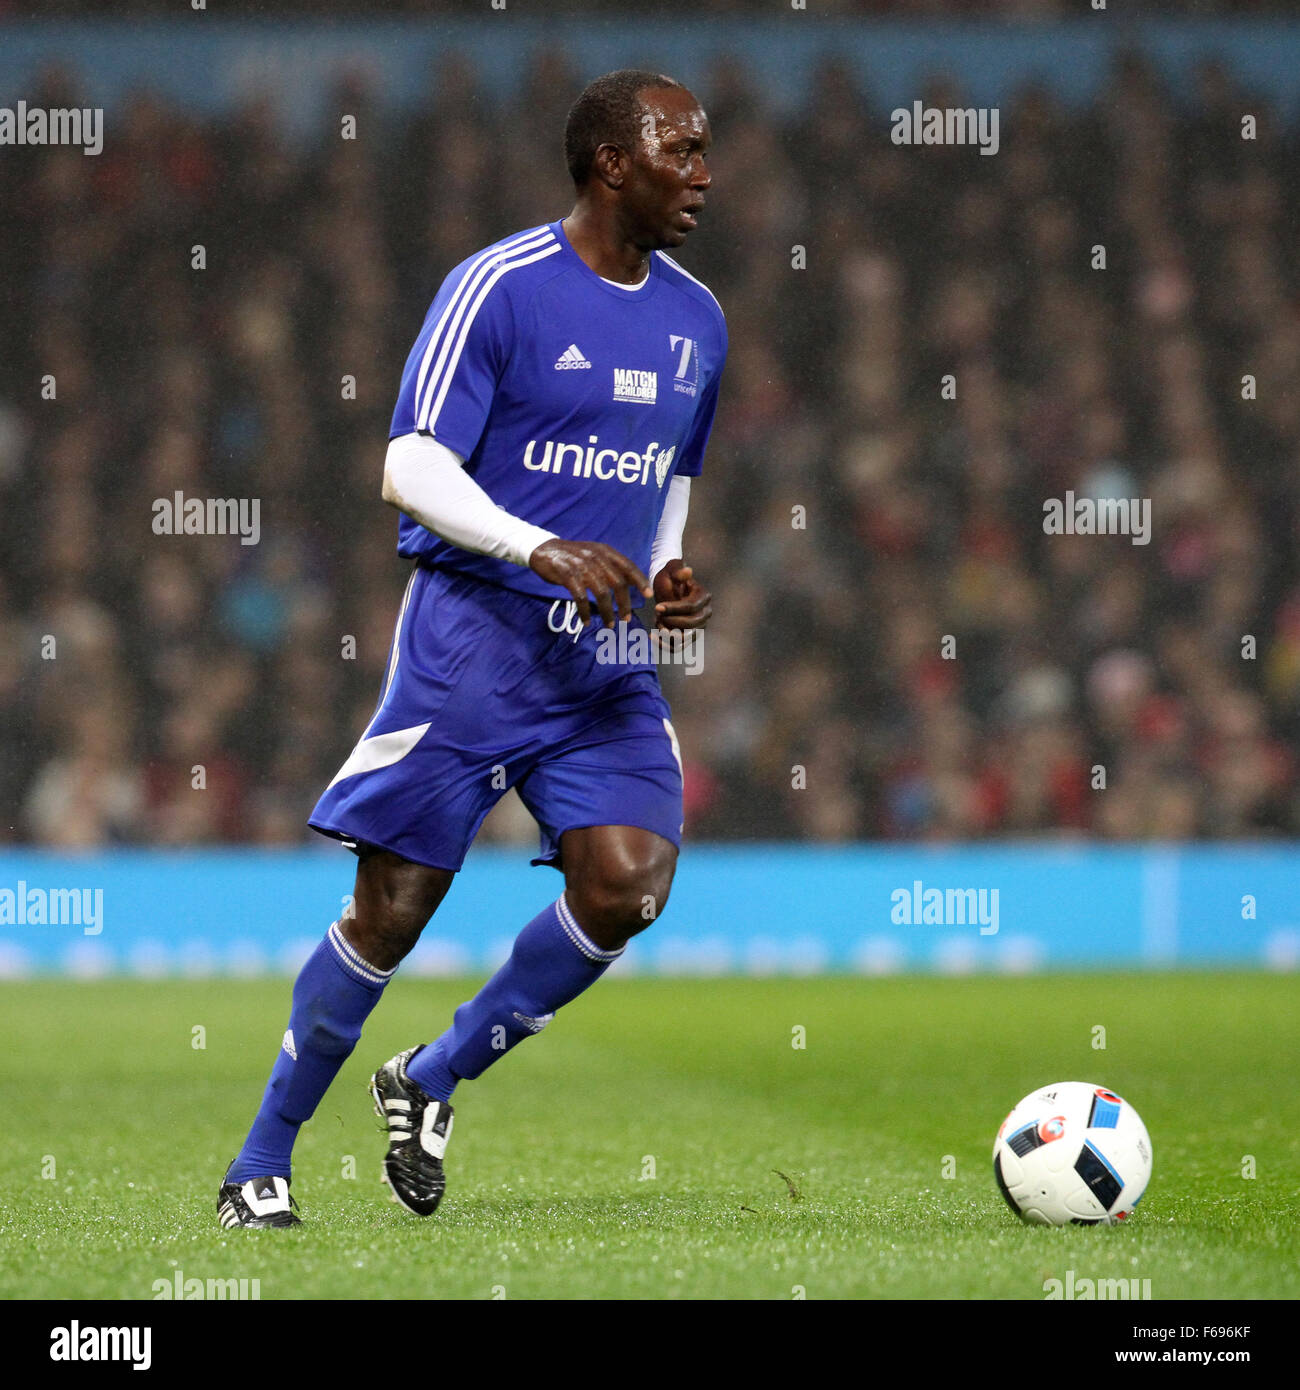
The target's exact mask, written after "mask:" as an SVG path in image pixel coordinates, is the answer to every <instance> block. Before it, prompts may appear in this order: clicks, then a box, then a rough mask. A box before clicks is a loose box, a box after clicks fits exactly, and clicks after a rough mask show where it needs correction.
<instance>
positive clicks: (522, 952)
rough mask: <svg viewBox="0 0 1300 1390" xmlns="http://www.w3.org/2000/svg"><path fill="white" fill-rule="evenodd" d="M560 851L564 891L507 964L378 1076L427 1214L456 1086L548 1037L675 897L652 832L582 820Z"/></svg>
mask: <svg viewBox="0 0 1300 1390" xmlns="http://www.w3.org/2000/svg"><path fill="white" fill-rule="evenodd" d="M560 850H561V855H562V859H563V865H564V875H565V888H564V892H563V893H562V894H561V895H560V897H559V898H558V899H557V900H556V901H555V902H553V903H551V904H550V905H549V906H547V907H546V908H544V909H543V910H542V911H541V912H539V913H538V914H537V916H536V917H534V918H533V920H532V921H531V922H529V923H528V925H527V926H526V927H525V928H524V929H523V931H521V932H520V933H519V935H518V936H517V937H516V938H515V944H514V947H513V949H512V950H511V952H510V957H509V959H508V960H507V961H506V962H505V964H504V965H502V966H501V968H500V969H499V970H498V971H497V972H496V974H494V975H493V976H492V978H491V979H490V980H489V981H488V982H487V984H485V985H484V986H483V988H482V989H481V990H479V992H478V993H477V994H476V995H475V996H474V997H473V998H472V999H470V1000H467V1001H466V1002H465V1003H464V1004H462V1005H461V1006H460V1008H458V1009H457V1010H456V1013H455V1017H454V1018H453V1020H452V1024H451V1027H450V1028H448V1029H447V1031H446V1032H445V1033H443V1035H442V1036H441V1037H440V1038H438V1039H437V1040H436V1041H435V1042H433V1043H432V1044H431V1045H430V1046H428V1047H419V1048H413V1049H411V1050H410V1051H408V1052H403V1053H401V1054H400V1055H399V1056H397V1057H394V1058H393V1059H392V1060H391V1061H390V1062H387V1063H385V1065H384V1066H383V1067H381V1068H380V1069H379V1071H378V1072H376V1073H375V1077H374V1080H373V1082H372V1088H371V1089H372V1092H373V1094H374V1097H375V1108H376V1110H377V1112H378V1113H379V1115H380V1117H381V1118H384V1119H386V1120H387V1121H388V1125H389V1139H390V1143H389V1150H388V1154H387V1156H386V1157H385V1160H384V1176H385V1179H386V1181H387V1182H388V1186H389V1188H390V1190H391V1191H392V1194H393V1200H394V1201H396V1202H398V1203H399V1204H400V1205H402V1206H404V1207H405V1208H406V1209H407V1210H408V1211H411V1212H414V1213H415V1214H416V1215H418V1216H428V1215H431V1214H432V1213H433V1212H434V1211H435V1210H436V1209H437V1206H438V1204H439V1202H440V1201H441V1200H442V1196H443V1193H444V1192H445V1190H446V1178H445V1176H444V1173H443V1166H442V1161H443V1155H444V1152H445V1149H446V1144H447V1140H448V1138H449V1137H450V1134H451V1127H452V1120H453V1112H452V1107H451V1105H450V1103H449V1102H450V1099H451V1094H452V1092H453V1091H454V1090H455V1088H456V1084H457V1082H459V1081H461V1080H469V1079H472V1078H473V1077H476V1076H481V1075H482V1074H483V1072H484V1071H486V1070H487V1068H488V1067H490V1066H491V1065H492V1064H493V1062H496V1061H498V1060H499V1059H500V1058H502V1057H504V1056H505V1054H506V1053H507V1052H509V1051H510V1049H511V1048H512V1047H514V1046H515V1044H516V1043H519V1042H522V1041H523V1040H524V1039H525V1038H528V1037H532V1036H533V1035H534V1034H535V1033H540V1032H541V1031H542V1029H543V1028H545V1027H546V1025H547V1024H548V1023H549V1022H550V1021H551V1019H552V1018H554V1016H555V1014H556V1012H557V1011H558V1010H559V1009H561V1008H563V1007H564V1005H565V1004H568V1003H570V1002H571V1001H572V1000H574V999H576V998H577V997H578V995H580V994H582V993H583V991H584V990H587V989H589V988H590V987H591V986H592V985H593V984H595V983H596V981H597V980H598V979H600V977H601V976H602V975H603V974H604V973H605V971H606V970H607V969H608V968H609V966H610V964H611V963H612V962H613V961H615V960H617V959H618V957H619V956H620V955H622V953H623V949H624V947H625V946H626V945H627V943H628V941H629V940H630V939H631V937H633V936H634V935H636V933H637V932H639V931H643V930H644V929H645V928H646V927H648V926H649V925H650V923H651V922H652V921H654V919H655V917H657V916H658V914H659V913H660V912H661V911H662V910H663V906H664V904H665V903H666V902H667V901H668V893H669V890H670V888H671V887H672V880H673V872H674V869H675V868H676V864H677V847H676V845H674V844H673V843H672V842H671V841H670V840H666V839H664V838H663V837H662V836H659V835H657V834H655V833H654V832H652V831H649V830H644V829H642V828H640V827H639V826H631V825H599V826H584V827H582V828H579V829H573V830H567V831H565V832H564V833H563V834H562V835H561V836H560Z"/></svg>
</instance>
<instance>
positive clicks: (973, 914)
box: [889, 878, 998, 936]
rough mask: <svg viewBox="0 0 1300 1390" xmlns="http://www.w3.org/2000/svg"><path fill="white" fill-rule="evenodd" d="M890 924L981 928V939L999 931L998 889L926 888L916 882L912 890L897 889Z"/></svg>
mask: <svg viewBox="0 0 1300 1390" xmlns="http://www.w3.org/2000/svg"><path fill="white" fill-rule="evenodd" d="M889 900H890V902H891V903H892V904H893V906H892V907H891V908H890V910H889V920H890V921H891V922H893V924H894V925H895V926H897V927H922V926H924V927H931V926H933V927H966V926H975V925H976V924H978V926H979V929H980V935H981V936H995V935H996V934H997V930H998V890H997V889H996V888H927V887H926V886H925V885H924V884H923V883H922V882H921V880H920V879H919V878H918V879H915V880H913V883H912V886H911V888H910V889H909V888H895V889H894V891H893V892H892V893H891V894H890V895H889Z"/></svg>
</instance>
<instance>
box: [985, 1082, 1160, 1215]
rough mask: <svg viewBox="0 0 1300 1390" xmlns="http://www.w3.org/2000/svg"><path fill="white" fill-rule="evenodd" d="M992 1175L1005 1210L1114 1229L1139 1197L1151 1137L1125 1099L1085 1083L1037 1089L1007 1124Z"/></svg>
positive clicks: (1143, 1188) (1146, 1179)
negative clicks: (1007, 1207)
mask: <svg viewBox="0 0 1300 1390" xmlns="http://www.w3.org/2000/svg"><path fill="white" fill-rule="evenodd" d="M993 1174H994V1176H995V1177H996V1178H997V1183H998V1188H999V1189H1000V1190H1001V1192H1002V1195H1003V1196H1004V1197H1005V1198H1006V1199H1007V1205H1008V1206H1009V1207H1010V1208H1011V1210H1012V1211H1014V1212H1015V1213H1016V1214H1017V1215H1019V1216H1023V1217H1024V1219H1025V1220H1026V1221H1032V1222H1035V1223H1036V1224H1038V1225H1042V1226H1069V1225H1078V1226H1098V1225H1102V1226H1113V1225H1115V1224H1116V1223H1117V1222H1120V1221H1123V1220H1124V1218H1125V1217H1126V1216H1128V1215H1129V1213H1130V1212H1131V1211H1132V1210H1133V1208H1134V1207H1135V1206H1137V1204H1138V1202H1140V1201H1141V1200H1142V1194H1143V1193H1144V1192H1145V1191H1146V1188H1147V1183H1148V1182H1149V1181H1150V1178H1151V1140H1150V1138H1149V1137H1148V1135H1147V1128H1146V1125H1144V1124H1143V1123H1142V1118H1141V1116H1140V1115H1139V1114H1138V1113H1137V1111H1136V1110H1134V1109H1133V1107H1132V1106H1131V1105H1129V1104H1128V1102H1127V1101H1125V1100H1123V1099H1121V1098H1120V1097H1119V1096H1117V1095H1115V1094H1114V1092H1113V1091H1108V1090H1107V1089H1106V1088H1105V1087H1104V1086H1094V1085H1093V1084H1092V1083H1090V1082H1087V1081H1062V1082H1059V1083H1058V1084H1057V1085H1055V1086H1044V1087H1043V1088H1042V1090H1041V1091H1034V1092H1033V1093H1032V1094H1031V1095H1027V1096H1026V1097H1025V1098H1024V1100H1022V1101H1021V1102H1020V1104H1019V1105H1017V1106H1016V1108H1015V1109H1014V1110H1013V1111H1012V1112H1011V1113H1010V1114H1009V1115H1008V1116H1007V1118H1006V1119H1005V1120H1003V1122H1002V1128H1001V1129H999V1130H998V1137H997V1138H996V1139H995V1140H994V1142H993Z"/></svg>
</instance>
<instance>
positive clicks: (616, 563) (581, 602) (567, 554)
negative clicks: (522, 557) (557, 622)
mask: <svg viewBox="0 0 1300 1390" xmlns="http://www.w3.org/2000/svg"><path fill="white" fill-rule="evenodd" d="M528 568H529V569H530V570H532V571H533V573H534V574H539V575H541V577H542V578H543V579H544V580H546V582H547V583H548V584H558V585H559V586H560V588H561V589H567V590H568V591H569V593H571V594H572V595H573V599H574V602H575V603H576V604H577V605H578V616H579V617H580V618H581V619H582V621H583V623H584V624H585V623H589V622H590V621H591V600H590V599H589V598H588V597H587V594H588V592H590V593H592V594H593V595H594V596H595V599H596V609H597V611H598V612H599V613H600V616H601V617H602V618H603V619H604V620H605V625H606V626H607V627H613V626H614V610H615V606H616V605H617V608H618V620H619V622H627V621H628V620H629V619H630V618H631V616H632V611H633V609H634V608H635V607H639V606H640V605H639V604H633V602H632V597H631V590H632V589H634V588H635V589H639V590H640V591H641V596H642V598H653V597H654V592H653V590H652V589H651V588H650V581H649V580H648V579H647V578H646V577H645V575H644V574H642V573H641V571H640V570H639V569H637V567H636V566H635V565H634V564H633V563H632V561H631V560H629V559H628V558H627V556H626V555H621V554H619V552H618V551H617V550H615V549H614V547H613V546H612V545H604V544H603V543H602V542H600V541H561V540H554V541H543V542H542V544H541V545H539V546H538V547H537V549H536V550H534V551H533V553H532V554H531V555H530V556H529V557H528Z"/></svg>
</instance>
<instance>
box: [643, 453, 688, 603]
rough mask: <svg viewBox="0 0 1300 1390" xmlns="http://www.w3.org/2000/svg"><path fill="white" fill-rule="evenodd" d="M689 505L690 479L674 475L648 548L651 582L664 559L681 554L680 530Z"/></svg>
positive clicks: (684, 528) (684, 521)
mask: <svg viewBox="0 0 1300 1390" xmlns="http://www.w3.org/2000/svg"><path fill="white" fill-rule="evenodd" d="M690 505H691V480H690V479H689V478H681V477H677V476H674V477H673V478H672V480H671V481H670V482H669V484H668V496H667V497H665V498H664V509H663V514H662V515H661V516H660V518H659V529H658V530H657V531H656V532H655V541H654V545H653V546H651V548H650V582H651V584H653V583H654V579H655V575H656V574H658V573H659V571H660V570H661V569H663V567H664V564H665V562H666V561H668V560H676V559H678V558H679V557H680V556H681V553H682V532H684V531H685V530H686V513H687V510H688V509H689V507H690Z"/></svg>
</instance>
